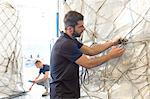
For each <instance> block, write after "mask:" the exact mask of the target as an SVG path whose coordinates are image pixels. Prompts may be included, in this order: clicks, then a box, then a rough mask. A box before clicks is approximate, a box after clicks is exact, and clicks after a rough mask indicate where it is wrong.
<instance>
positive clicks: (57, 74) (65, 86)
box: [50, 11, 124, 99]
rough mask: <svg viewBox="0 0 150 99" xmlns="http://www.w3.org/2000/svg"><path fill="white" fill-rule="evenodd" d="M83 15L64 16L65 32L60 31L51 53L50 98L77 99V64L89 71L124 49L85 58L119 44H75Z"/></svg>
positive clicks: (72, 13) (114, 48) (119, 54)
mask: <svg viewBox="0 0 150 99" xmlns="http://www.w3.org/2000/svg"><path fill="white" fill-rule="evenodd" d="M83 19H84V18H83V15H82V14H80V13H78V12H76V11H69V12H68V13H67V14H66V15H65V17H64V25H65V33H63V32H62V35H61V36H60V38H59V39H58V40H57V41H56V43H55V44H54V46H53V49H52V52H51V77H52V82H51V83H50V90H51V92H50V97H51V99H78V98H80V85H79V65H80V66H83V67H85V68H93V67H96V66H98V65H101V64H103V63H104V62H106V61H108V60H110V59H113V58H116V57H119V56H121V55H122V54H123V52H124V49H122V48H117V47H113V48H112V49H111V50H110V52H109V53H108V54H107V55H104V56H101V57H97V58H95V59H90V58H88V57H87V55H89V56H93V55H97V54H99V53H100V52H102V51H104V50H106V49H108V48H110V47H112V46H115V45H117V44H119V43H120V42H119V40H116V41H114V42H112V41H108V42H106V43H104V44H97V45H95V46H93V47H88V46H86V45H83V44H82V43H80V42H78V41H77V40H76V39H75V37H80V36H81V34H82V33H83V31H84V30H85V28H84V23H83Z"/></svg>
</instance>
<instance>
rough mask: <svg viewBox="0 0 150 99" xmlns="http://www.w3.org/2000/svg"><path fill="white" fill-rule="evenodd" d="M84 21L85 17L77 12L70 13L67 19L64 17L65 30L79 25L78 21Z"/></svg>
mask: <svg viewBox="0 0 150 99" xmlns="http://www.w3.org/2000/svg"><path fill="white" fill-rule="evenodd" d="M83 19H84V16H83V15H82V14H81V13H79V12H76V11H69V12H68V13H67V14H66V15H65V17H64V25H65V29H66V28H67V27H68V26H72V27H75V25H77V22H78V21H82V20H83Z"/></svg>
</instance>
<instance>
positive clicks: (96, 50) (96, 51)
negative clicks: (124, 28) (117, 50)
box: [91, 41, 113, 55]
mask: <svg viewBox="0 0 150 99" xmlns="http://www.w3.org/2000/svg"><path fill="white" fill-rule="evenodd" d="M111 46H113V42H111V41H108V42H105V43H104V44H97V45H94V46H92V47H91V48H92V50H94V55H97V54H99V53H100V52H103V51H105V50H106V49H108V48H110V47H111Z"/></svg>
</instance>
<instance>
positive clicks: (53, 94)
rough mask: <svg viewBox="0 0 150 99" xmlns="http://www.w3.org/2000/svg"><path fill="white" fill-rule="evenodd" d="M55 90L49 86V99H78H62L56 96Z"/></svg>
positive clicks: (62, 98)
mask: <svg viewBox="0 0 150 99" xmlns="http://www.w3.org/2000/svg"><path fill="white" fill-rule="evenodd" d="M53 89H55V88H54V87H53V86H52V85H51V86H50V99H79V98H64V97H63V96H57V95H56V92H55V90H53Z"/></svg>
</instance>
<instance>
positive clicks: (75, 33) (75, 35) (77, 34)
mask: <svg viewBox="0 0 150 99" xmlns="http://www.w3.org/2000/svg"><path fill="white" fill-rule="evenodd" d="M72 36H73V37H80V34H79V33H77V32H74V33H73V34H72Z"/></svg>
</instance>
